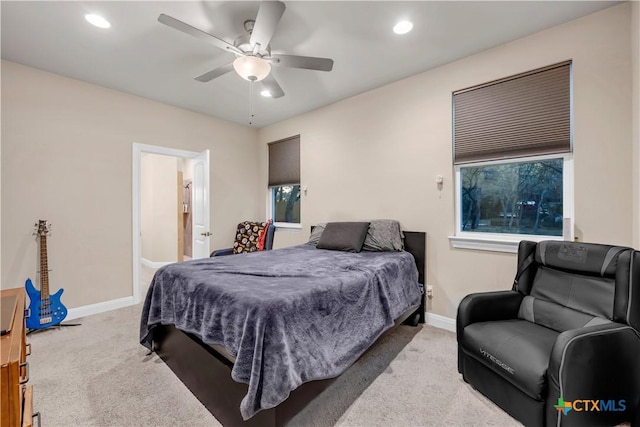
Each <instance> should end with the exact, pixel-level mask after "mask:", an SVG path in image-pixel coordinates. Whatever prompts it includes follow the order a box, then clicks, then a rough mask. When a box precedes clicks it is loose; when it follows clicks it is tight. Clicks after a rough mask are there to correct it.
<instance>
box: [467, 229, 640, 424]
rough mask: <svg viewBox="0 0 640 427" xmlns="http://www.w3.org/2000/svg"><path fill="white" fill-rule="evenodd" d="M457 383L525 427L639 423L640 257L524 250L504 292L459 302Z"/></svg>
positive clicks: (623, 251)
mask: <svg viewBox="0 0 640 427" xmlns="http://www.w3.org/2000/svg"><path fill="white" fill-rule="evenodd" d="M456 328H457V339H458V371H459V372H460V373H461V374H462V377H463V379H464V380H465V381H466V382H468V383H469V384H471V385H472V386H473V387H474V388H475V389H476V390H478V391H480V392H481V393H482V394H484V395H485V396H487V397H488V398H489V399H491V400H492V401H493V402H495V403H496V404H497V405H498V406H500V407H501V408H502V409H504V410H505V411H507V412H508V413H509V414H510V415H511V416H513V417H514V418H516V419H517V420H518V421H520V422H522V423H523V424H525V425H527V426H552V425H553V426H591V425H593V426H606V425H609V426H614V425H616V424H618V423H623V422H633V421H634V420H636V419H638V418H636V417H640V415H639V412H640V409H639V408H640V333H639V331H640V252H638V251H634V250H633V249H631V248H624V247H616V246H608V245H600V244H589V243H574V242H560V241H543V242H539V243H535V242H529V241H523V242H521V243H520V246H519V247H518V272H517V275H516V279H515V281H514V284H513V288H512V289H511V290H510V291H498V292H485V293H476V294H471V295H468V296H467V297H465V298H464V299H463V300H462V302H461V303H460V306H459V307H458V317H457V326H456Z"/></svg>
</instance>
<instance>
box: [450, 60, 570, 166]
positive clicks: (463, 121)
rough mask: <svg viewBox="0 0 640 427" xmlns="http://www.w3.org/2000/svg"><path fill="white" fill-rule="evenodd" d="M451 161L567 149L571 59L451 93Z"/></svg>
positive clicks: (491, 158)
mask: <svg viewBox="0 0 640 427" xmlns="http://www.w3.org/2000/svg"><path fill="white" fill-rule="evenodd" d="M453 112H454V163H456V164H460V163H469V162H477V161H486V160H497V159H509V158H516V157H526V156H532V155H542V154H556V153H566V152H570V151H571V61H566V62H563V63H560V64H555V65H551V66H548V67H544V68H540V69H537V70H533V71H529V72H527V73H523V74H518V75H516V76H511V77H507V78H504V79H500V80H497V81H494V82H489V83H486V84H483V85H479V86H474V87H471V88H468V89H463V90H459V91H456V92H454V93H453Z"/></svg>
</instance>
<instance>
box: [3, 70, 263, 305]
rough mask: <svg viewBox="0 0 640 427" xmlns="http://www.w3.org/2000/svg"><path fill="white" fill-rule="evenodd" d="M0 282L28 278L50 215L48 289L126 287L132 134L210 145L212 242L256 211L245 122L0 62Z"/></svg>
mask: <svg viewBox="0 0 640 427" xmlns="http://www.w3.org/2000/svg"><path fill="white" fill-rule="evenodd" d="M1 137H2V172H1V173H2V181H1V183H2V192H1V197H2V226H3V227H2V233H1V244H2V252H1V253H2V266H3V269H2V283H1V286H2V288H12V287H19V286H23V285H24V281H25V279H26V278H27V277H32V278H34V276H35V270H36V251H37V243H36V241H35V239H34V237H33V236H32V234H31V233H32V231H33V223H34V222H35V221H37V220H38V219H47V220H49V221H51V223H52V224H53V235H52V236H51V238H50V240H49V265H50V267H51V268H52V269H53V271H52V273H51V275H50V279H51V287H52V291H53V290H55V289H57V288H59V287H64V288H65V295H64V296H63V302H64V303H65V304H66V305H67V307H69V308H73V307H78V306H84V305H88V304H93V303H98V302H103V301H109V300H113V299H117V298H122V297H127V296H131V295H132V231H131V230H132V222H131V212H132V201H131V198H132V193H131V185H132V184H131V173H132V144H133V143H134V142H136V143H142V144H151V145H159V146H165V147H171V148H178V149H183V150H188V151H193V152H201V151H203V150H206V149H210V150H211V224H212V233H213V237H212V242H211V246H212V248H216V247H226V246H228V244H229V242H230V241H231V240H232V238H233V231H234V230H235V226H236V224H237V223H238V220H239V218H255V217H257V216H258V214H259V213H261V212H263V209H264V204H263V203H262V201H261V199H260V200H259V198H258V196H259V195H260V194H261V193H259V188H258V187H257V186H256V183H257V182H258V179H259V178H258V175H257V172H253V171H252V169H251V168H248V169H247V168H244V167H243V168H242V169H243V173H242V174H236V173H234V171H235V170H236V169H237V168H239V167H241V163H240V162H241V160H242V165H244V164H245V163H244V162H249V163H254V162H255V163H257V162H258V157H257V155H258V154H257V151H256V149H255V146H256V140H257V132H256V131H255V130H253V129H251V128H248V127H244V126H240V125H237V124H233V123H230V122H226V121H223V120H219V119H215V118H212V117H208V116H205V115H202V114H197V113H193V112H190V111H186V110H183V109H179V108H175V107H171V106H168V105H165V104H161V103H158V102H154V101H150V100H147V99H143V98H140V97H136V96H132V95H128V94H125V93H122V92H117V91H113V90H109V89H105V88H102V87H99V86H95V85H92V84H88V83H85V82H82V81H78V80H74V79H69V78H66V77H62V76H59V75H56V74H51V73H47V72H43V71H40V70H36V69H34V68H29V67H25V66H22V65H19V64H15V63H12V62H7V61H2V134H1Z"/></svg>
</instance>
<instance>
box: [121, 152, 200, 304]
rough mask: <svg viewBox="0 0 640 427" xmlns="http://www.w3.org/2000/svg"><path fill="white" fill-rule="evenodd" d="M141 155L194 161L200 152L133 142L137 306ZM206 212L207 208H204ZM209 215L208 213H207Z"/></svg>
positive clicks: (137, 299)
mask: <svg viewBox="0 0 640 427" xmlns="http://www.w3.org/2000/svg"><path fill="white" fill-rule="evenodd" d="M204 152H207V155H206V156H204V157H205V162H206V163H207V165H206V167H207V169H208V168H209V167H210V156H209V150H204ZM142 153H151V154H161V155H165V156H173V157H180V158H183V159H194V158H196V157H198V156H200V155H201V154H202V152H199V153H197V152H194V151H186V150H181V149H177V148H168V147H160V146H157V145H149V144H139V143H137V142H134V143H133V145H132V177H131V194H132V209H131V210H132V245H133V247H132V249H133V252H132V253H133V259H132V262H133V290H132V293H133V303H134V304H138V303H140V301H141V300H142V295H140V289H141V288H140V263H141V260H142V248H141V239H140V228H141V221H142V218H141V215H140V192H141V191H140V181H141V176H140V174H141V169H142V167H141V159H142ZM210 184H211V183H210V182H208V181H207V182H205V185H206V186H207V193H208V194H211V193H210V191H209V190H210V189H209V187H210ZM206 208H207V211H208V210H209V206H207V207H206ZM209 215H210V213H209Z"/></svg>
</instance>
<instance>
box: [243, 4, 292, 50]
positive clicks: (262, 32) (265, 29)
mask: <svg viewBox="0 0 640 427" xmlns="http://www.w3.org/2000/svg"><path fill="white" fill-rule="evenodd" d="M285 8H286V6H285V5H284V3H282V2H280V1H263V2H261V3H260V9H258V16H256V22H255V24H254V26H253V30H252V32H251V38H250V39H249V43H250V44H251V46H255V45H256V44H259V45H260V46H261V47H262V49H266V48H267V46H269V42H270V41H271V37H273V33H275V32H276V28H277V27H278V22H280V18H282V14H283V13H284V10H285Z"/></svg>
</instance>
